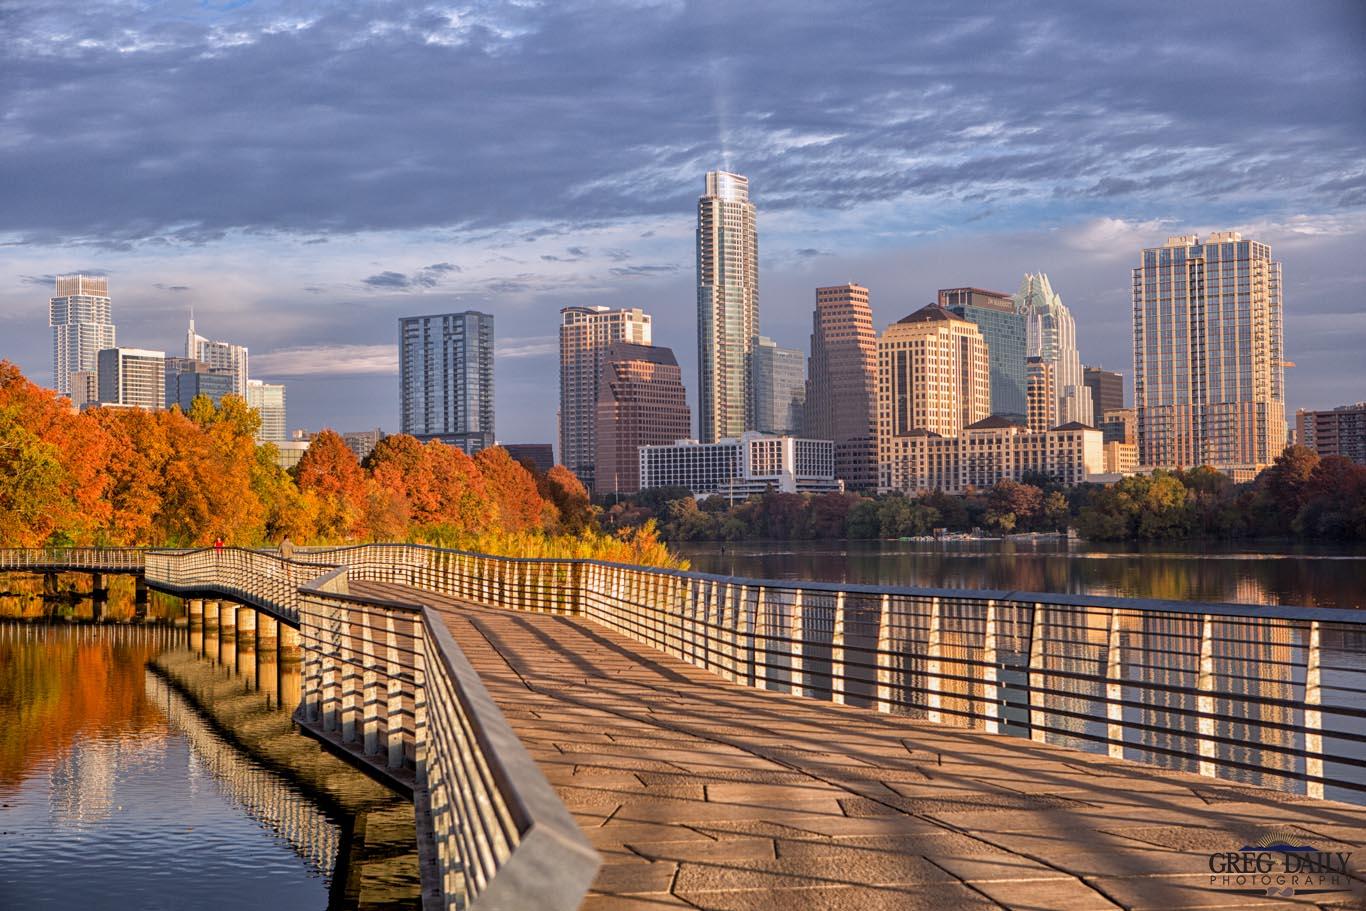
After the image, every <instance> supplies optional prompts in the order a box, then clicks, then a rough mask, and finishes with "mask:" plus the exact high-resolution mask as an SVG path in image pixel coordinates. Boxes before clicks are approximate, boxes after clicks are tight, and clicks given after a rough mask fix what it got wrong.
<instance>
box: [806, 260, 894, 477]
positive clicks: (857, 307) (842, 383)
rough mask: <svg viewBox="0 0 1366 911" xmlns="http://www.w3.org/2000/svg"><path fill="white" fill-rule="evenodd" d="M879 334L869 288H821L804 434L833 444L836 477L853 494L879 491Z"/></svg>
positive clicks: (814, 322)
mask: <svg viewBox="0 0 1366 911" xmlns="http://www.w3.org/2000/svg"><path fill="white" fill-rule="evenodd" d="M876 402H877V332H876V331H874V329H873V311H872V309H871V308H870V307H869V305H868V289H867V288H865V287H863V286H862V285H856V284H852V283H850V284H847V285H835V286H831V287H827V288H817V289H816V310H815V312H814V313H813V314H812V317H811V359H810V361H809V362H808V368H807V374H806V403H805V405H804V406H803V408H802V427H803V430H802V433H803V435H804V436H805V437H807V438H808V439H816V440H833V441H834V443H835V477H837V478H839V479H840V480H842V481H844V484H845V486H846V487H847V488H848V489H850V490H871V489H872V488H873V487H875V486H877V444H876V432H875V429H874V423H875V421H876V420H877V405H876Z"/></svg>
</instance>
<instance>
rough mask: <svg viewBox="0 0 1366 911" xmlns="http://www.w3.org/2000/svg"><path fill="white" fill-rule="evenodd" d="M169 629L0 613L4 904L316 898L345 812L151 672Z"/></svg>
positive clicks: (295, 905) (311, 903)
mask: <svg viewBox="0 0 1366 911" xmlns="http://www.w3.org/2000/svg"><path fill="white" fill-rule="evenodd" d="M181 635H183V633H177V632H176V631H174V630H171V629H167V628H165V627H149V626H130V625H118V624H101V625H75V624H73V625H49V624H16V623H9V622H5V621H0V718H4V719H5V723H4V724H3V725H0V908H81V909H101V908H110V909H115V908H117V909H123V908H152V909H156V908H166V909H187V908H190V909H193V908H205V909H209V908H243V907H244V908H255V909H273V908H281V909H285V908H288V909H308V908H326V907H328V898H329V883H330V875H331V872H332V869H333V865H334V864H335V862H336V854H337V849H338V846H339V844H340V842H341V838H342V832H343V828H344V825H345V823H344V821H343V820H339V819H336V818H333V817H332V816H330V815H329V814H328V812H327V811H326V810H324V809H323V808H321V807H319V806H317V805H315V804H314V803H313V802H312V801H310V799H309V798H308V797H306V796H305V795H304V794H302V793H301V792H299V791H298V790H296V789H293V788H292V787H291V786H290V785H288V784H287V783H286V782H284V780H283V779H281V778H279V777H278V776H276V775H275V774H274V773H272V772H269V771H267V770H265V769H264V768H262V767H260V766H259V765H257V764H256V763H254V762H253V761H252V760H251V759H249V758H247V757H246V756H244V755H243V754H242V753H240V752H239V751H238V750H236V749H235V748H233V747H231V746H230V745H229V744H227V743H225V742H224V741H223V740H222V739H221V738H219V737H218V736H217V735H216V734H215V733H214V732H213V731H212V730H211V729H210V728H209V726H208V725H207V724H206V723H205V722H204V720H203V719H202V718H200V717H199V716H198V715H197V714H196V712H195V711H194V710H193V709H192V708H191V707H190V706H189V705H188V704H187V703H186V702H184V700H182V699H181V698H180V697H179V696H178V695H177V694H176V693H175V692H174V691H173V690H171V689H170V688H169V687H167V686H166V685H165V684H164V683H163V682H162V681H161V679H160V678H159V677H157V676H156V675H155V674H153V673H152V672H151V671H149V670H148V669H147V667H146V663H147V661H148V660H149V659H150V658H152V657H153V656H154V655H155V654H157V652H158V651H160V650H161V649H164V648H168V647H174V646H175V644H176V643H175V637H177V636H181Z"/></svg>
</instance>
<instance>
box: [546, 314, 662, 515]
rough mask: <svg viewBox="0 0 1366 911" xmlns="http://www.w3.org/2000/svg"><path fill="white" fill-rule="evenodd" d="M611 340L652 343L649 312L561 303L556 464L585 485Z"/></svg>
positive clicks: (588, 482)
mask: <svg viewBox="0 0 1366 911" xmlns="http://www.w3.org/2000/svg"><path fill="white" fill-rule="evenodd" d="M614 342H630V343H632V344H636V345H648V344H650V317H649V315H648V314H647V313H645V311H643V310H641V309H640V308H639V307H636V308H633V309H629V310H612V309H610V308H607V307H565V308H564V309H563V310H561V311H560V463H561V464H563V465H564V466H565V467H566V468H568V469H569V470H570V471H572V472H574V474H576V475H578V477H579V480H580V481H582V482H583V485H584V487H586V488H588V489H589V490H592V489H593V486H594V483H593V465H594V459H596V457H597V445H598V444H597V413H598V381H599V379H600V378H601V375H602V356H603V352H604V351H605V350H606V349H607V347H608V346H609V345H611V344H612V343H614ZM684 436H687V434H686V433H684Z"/></svg>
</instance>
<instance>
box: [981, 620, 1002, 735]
mask: <svg viewBox="0 0 1366 911" xmlns="http://www.w3.org/2000/svg"><path fill="white" fill-rule="evenodd" d="M999 613H1000V608H999V607H998V606H997V604H996V599H995V598H988V599H987V616H986V624H985V626H986V629H985V630H984V631H983V633H984V635H983V642H982V700H983V702H984V703H985V705H983V706H982V714H983V715H985V716H986V723H985V724H984V725H983V727H985V728H986V731H987V733H988V734H999V733H1001V668H1000V652H999V649H1000V635H1001V633H1000V623H1001V620H1000V616H999Z"/></svg>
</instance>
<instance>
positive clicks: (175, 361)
mask: <svg viewBox="0 0 1366 911" xmlns="http://www.w3.org/2000/svg"><path fill="white" fill-rule="evenodd" d="M234 379H235V378H234V376H233V375H232V374H231V373H229V372H228V371H226V370H215V369H214V368H212V367H210V366H209V365H208V364H206V363H204V362H203V361H200V360H196V359H194V358H192V357H168V358H166V407H167V408H170V407H171V406H172V405H179V406H180V410H181V411H184V412H188V411H189V410H190V406H191V405H193V404H194V400H195V397H196V396H200V395H202V396H205V397H207V398H208V400H209V401H211V402H213V404H214V405H215V406H216V405H218V404H219V403H220V402H222V401H223V396H225V395H232V394H235V391H236V390H235V389H234V383H233V381H234ZM243 398H246V396H243Z"/></svg>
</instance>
